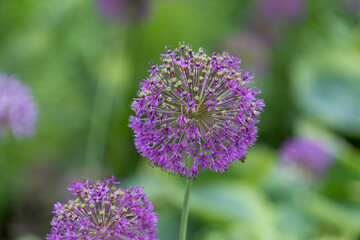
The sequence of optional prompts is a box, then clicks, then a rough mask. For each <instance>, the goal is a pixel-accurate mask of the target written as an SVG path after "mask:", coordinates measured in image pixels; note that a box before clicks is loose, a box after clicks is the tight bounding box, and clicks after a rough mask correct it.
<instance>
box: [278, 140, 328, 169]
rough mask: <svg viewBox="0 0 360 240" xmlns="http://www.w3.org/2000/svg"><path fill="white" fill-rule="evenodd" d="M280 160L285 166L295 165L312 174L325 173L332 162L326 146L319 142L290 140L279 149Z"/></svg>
mask: <svg viewBox="0 0 360 240" xmlns="http://www.w3.org/2000/svg"><path fill="white" fill-rule="evenodd" d="M280 158H281V161H282V162H283V163H284V164H285V165H296V166H300V167H302V168H304V169H305V170H307V171H310V172H312V173H325V172H326V171H327V169H328V168H329V167H330V166H331V164H332V162H333V157H332V154H331V152H330V151H328V150H327V149H326V146H325V145H324V144H323V143H322V142H320V141H319V140H314V139H309V138H301V137H297V138H292V139H289V140H287V141H285V142H284V144H283V145H282V147H281V148H280Z"/></svg>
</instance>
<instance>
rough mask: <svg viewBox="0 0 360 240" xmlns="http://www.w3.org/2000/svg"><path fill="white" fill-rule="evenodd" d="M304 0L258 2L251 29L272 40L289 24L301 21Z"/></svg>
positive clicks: (264, 0)
mask: <svg viewBox="0 0 360 240" xmlns="http://www.w3.org/2000/svg"><path fill="white" fill-rule="evenodd" d="M304 14H305V6H304V0H260V1H259V2H258V4H257V5H256V7H255V13H254V14H253V16H256V18H255V19H253V25H254V26H252V28H255V29H257V31H259V32H260V33H262V34H263V36H264V38H265V39H268V40H272V39H274V38H276V37H277V35H278V34H280V33H281V31H282V30H283V28H284V27H285V26H286V25H288V24H289V23H291V22H297V21H299V20H301V19H303V17H304Z"/></svg>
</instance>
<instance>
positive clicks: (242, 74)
mask: <svg viewBox="0 0 360 240" xmlns="http://www.w3.org/2000/svg"><path fill="white" fill-rule="evenodd" d="M162 61H163V63H162V64H161V65H160V66H159V67H158V69H157V70H156V71H155V72H152V75H150V76H149V77H148V78H147V79H145V80H144V81H143V82H142V83H141V84H140V91H139V93H138V98H135V99H134V101H133V103H132V109H133V110H134V111H135V116H131V117H130V127H131V128H132V129H133V130H134V133H135V146H136V148H137V149H138V151H139V152H140V153H141V154H142V156H144V157H148V158H149V159H150V164H151V165H152V166H156V167H160V168H162V169H163V170H164V171H167V172H169V173H179V174H180V175H181V176H188V177H190V178H196V177H197V175H198V173H199V168H201V169H202V170H205V169H210V170H211V171H215V172H217V171H220V172H221V173H223V172H224V171H225V170H226V169H227V168H229V167H230V165H229V164H230V163H232V162H234V161H236V160H244V158H245V155H246V153H247V150H248V147H249V146H252V145H253V144H254V143H255V141H256V138H257V127H256V126H255V125H256V123H258V121H259V120H258V118H259V115H260V112H261V111H262V109H263V106H264V102H263V100H262V99H257V97H256V96H257V94H259V93H260V90H258V89H256V88H250V87H249V83H251V79H252V77H253V75H252V74H251V73H250V72H248V71H245V70H243V69H241V67H240V63H241V61H240V60H239V59H238V58H237V57H234V56H230V55H229V54H228V53H221V54H217V53H213V54H212V55H211V56H208V55H206V54H205V52H204V51H203V49H202V48H200V49H199V51H198V52H194V51H193V50H192V49H191V47H190V46H187V45H185V44H184V43H180V47H179V48H178V49H175V50H173V51H171V50H169V49H168V51H167V53H166V54H163V55H162Z"/></svg>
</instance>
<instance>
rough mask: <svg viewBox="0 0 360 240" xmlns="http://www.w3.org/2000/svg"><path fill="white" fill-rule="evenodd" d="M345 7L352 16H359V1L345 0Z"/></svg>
mask: <svg viewBox="0 0 360 240" xmlns="http://www.w3.org/2000/svg"><path fill="white" fill-rule="evenodd" d="M344 3H345V7H346V9H347V10H348V12H350V13H351V14H352V15H354V16H360V0H345V1H344Z"/></svg>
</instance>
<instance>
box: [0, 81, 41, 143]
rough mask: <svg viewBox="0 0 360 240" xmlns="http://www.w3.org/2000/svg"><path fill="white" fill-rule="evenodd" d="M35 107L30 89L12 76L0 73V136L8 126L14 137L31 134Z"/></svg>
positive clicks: (35, 114) (33, 125)
mask: <svg viewBox="0 0 360 240" xmlns="http://www.w3.org/2000/svg"><path fill="white" fill-rule="evenodd" d="M36 118H37V107H36V104H35V102H34V100H33V97H32V95H31V93H30V90H29V89H28V87H27V86H25V85H24V84H23V83H22V82H21V81H19V80H18V79H16V78H15V77H12V76H7V75H5V74H0V136H1V133H2V132H3V131H4V128H5V127H8V128H9V129H10V130H11V131H12V133H13V135H14V136H15V137H18V138H21V137H28V136H30V135H32V134H33V132H34V127H35V123H36Z"/></svg>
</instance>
